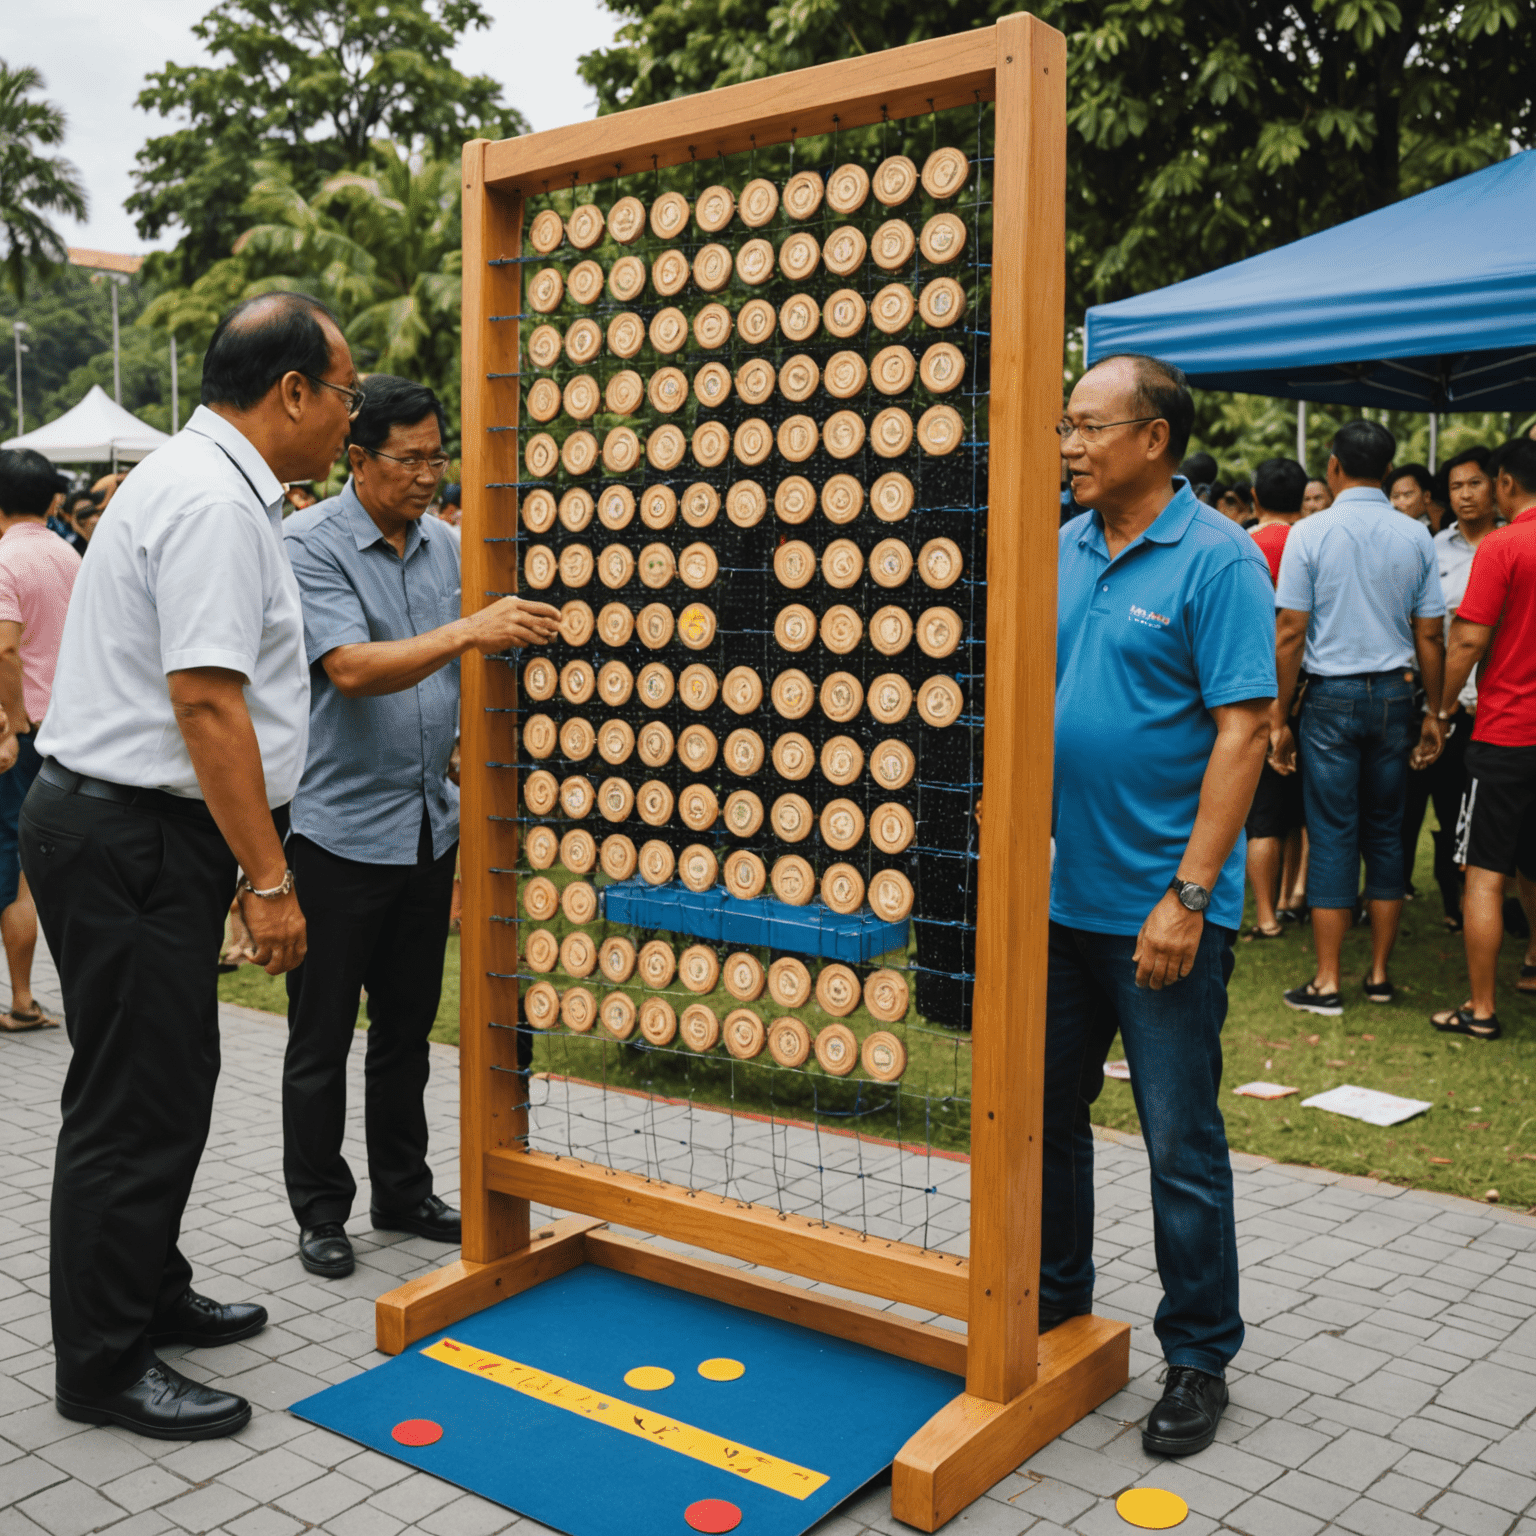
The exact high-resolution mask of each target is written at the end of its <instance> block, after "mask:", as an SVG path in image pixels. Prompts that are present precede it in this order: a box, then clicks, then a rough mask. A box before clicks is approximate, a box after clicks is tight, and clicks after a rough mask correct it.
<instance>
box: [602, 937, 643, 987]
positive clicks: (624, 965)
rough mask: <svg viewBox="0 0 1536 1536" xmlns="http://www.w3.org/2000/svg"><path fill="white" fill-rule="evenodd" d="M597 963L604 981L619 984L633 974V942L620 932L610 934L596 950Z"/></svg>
mask: <svg viewBox="0 0 1536 1536" xmlns="http://www.w3.org/2000/svg"><path fill="white" fill-rule="evenodd" d="M597 964H598V968H599V969H600V970H601V971H602V973H603V980H604V981H606V982H609V983H611V984H612V985H613V986H616V987H617V986H621V985H622V984H623V983H624V982H626V981H628V980H629V978H630V977H631V976H633V975H634V974H635V946H634V943H633V942H632V941H631V940H629V939H627V938H625V937H624V935H623V934H621V933H615V934H612V935H610V936H609V937H608V938H606V939H604V940H603V944H602V948H601V949H599V950H598V952H597Z"/></svg>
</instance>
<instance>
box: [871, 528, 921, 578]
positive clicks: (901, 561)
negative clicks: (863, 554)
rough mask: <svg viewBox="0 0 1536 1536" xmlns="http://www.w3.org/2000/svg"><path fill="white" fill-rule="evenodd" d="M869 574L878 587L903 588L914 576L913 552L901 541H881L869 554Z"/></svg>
mask: <svg viewBox="0 0 1536 1536" xmlns="http://www.w3.org/2000/svg"><path fill="white" fill-rule="evenodd" d="M869 574H870V579H871V580H873V581H874V582H875V584H876V585H877V586H881V587H899V586H903V585H904V584H905V583H906V580H907V578H908V577H909V576H910V575H911V574H912V551H911V550H910V549H908V548H907V546H906V545H905V544H903V543H902V542H901V540H900V539H881V541H880V542H879V543H878V544H876V545H875V547H874V548H873V549H872V550H871V551H870V552H869Z"/></svg>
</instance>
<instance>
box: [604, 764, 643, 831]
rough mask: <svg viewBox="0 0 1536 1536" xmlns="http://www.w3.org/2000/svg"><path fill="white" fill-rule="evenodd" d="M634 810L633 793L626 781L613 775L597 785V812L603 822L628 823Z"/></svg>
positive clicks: (631, 787)
mask: <svg viewBox="0 0 1536 1536" xmlns="http://www.w3.org/2000/svg"><path fill="white" fill-rule="evenodd" d="M634 809H635V791H634V788H633V786H632V785H631V784H630V782H629V780H628V779H621V778H619V777H618V775H616V774H615V775H614V776H613V777H612V778H607V779H604V780H603V782H602V783H601V784H599V785H598V787H597V810H598V814H599V815H600V816H601V817H602V818H603V820H604V821H611V822H620V821H628V820H629V818H630V815H631V813H632V812H633V811H634Z"/></svg>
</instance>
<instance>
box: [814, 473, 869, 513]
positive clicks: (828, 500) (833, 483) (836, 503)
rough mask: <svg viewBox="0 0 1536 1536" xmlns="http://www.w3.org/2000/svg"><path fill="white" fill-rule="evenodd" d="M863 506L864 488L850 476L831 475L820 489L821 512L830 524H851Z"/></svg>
mask: <svg viewBox="0 0 1536 1536" xmlns="http://www.w3.org/2000/svg"><path fill="white" fill-rule="evenodd" d="M863 506H864V487H863V486H861V485H860V484H859V482H858V481H857V480H855V479H854V477H853V476H852V475H833V476H832V477H831V479H829V480H828V481H827V483H826V484H825V485H824V486H822V488H821V510H822V512H823V513H824V514H825V515H826V518H827V521H828V522H830V523H837V524H844V523H851V522H852V521H853V520H854V518H856V517H857V516H858V515H859V512H860V510H861V509H862V508H863Z"/></svg>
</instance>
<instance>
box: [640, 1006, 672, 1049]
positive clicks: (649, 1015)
mask: <svg viewBox="0 0 1536 1536" xmlns="http://www.w3.org/2000/svg"><path fill="white" fill-rule="evenodd" d="M640 1033H641V1034H642V1035H644V1036H645V1040H646V1043H647V1044H648V1045H657V1046H661V1045H671V1043H672V1042H673V1041H674V1040H675V1039H676V1038H677V1013H676V1012H675V1010H674V1009H673V1007H672V1004H671V1003H669V1002H668V1001H667V1000H666V998H664V997H648V998H646V1000H645V1001H644V1002H643V1003H641V1004H640Z"/></svg>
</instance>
